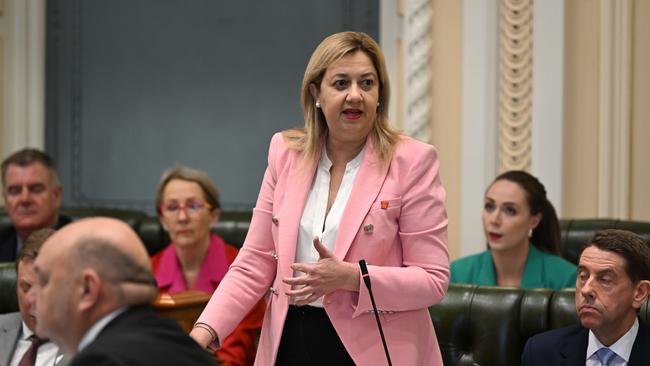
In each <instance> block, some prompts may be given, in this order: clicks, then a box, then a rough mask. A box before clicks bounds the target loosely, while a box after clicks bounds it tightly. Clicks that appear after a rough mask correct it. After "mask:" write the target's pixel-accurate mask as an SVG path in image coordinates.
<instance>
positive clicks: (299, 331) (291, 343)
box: [275, 305, 354, 366]
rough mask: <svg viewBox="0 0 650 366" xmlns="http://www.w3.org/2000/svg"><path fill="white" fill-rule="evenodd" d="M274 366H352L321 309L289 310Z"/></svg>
mask: <svg viewBox="0 0 650 366" xmlns="http://www.w3.org/2000/svg"><path fill="white" fill-rule="evenodd" d="M275 364H276V366H294V365H295V366H305V365H310V366H318V365H327V366H332V365H337V366H339V365H340V366H348V365H349V366H354V362H353V361H352V358H351V357H350V355H349V354H348V352H347V351H346V350H345V347H344V346H343V343H341V340H340V339H339V336H338V335H337V334H336V331H335V330H334V327H333V326H332V323H331V322H330V319H329V317H328V316H327V313H326V312H325V309H323V308H319V307H314V306H293V305H290V306H289V313H288V314H287V320H286V321H285V322H284V330H283V331H282V339H281V340H280V348H279V349H278V357H277V360H276V362H275Z"/></svg>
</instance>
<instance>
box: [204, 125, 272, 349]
mask: <svg viewBox="0 0 650 366" xmlns="http://www.w3.org/2000/svg"><path fill="white" fill-rule="evenodd" d="M282 143H283V142H282V135H281V134H280V133H276V134H275V135H274V136H273V138H272V139H271V145H270V147H269V155H268V167H267V168H266V171H265V173H264V178H263V181H262V187H261V188H260V193H259V196H258V198H257V203H256V205H255V208H254V209H253V217H252V219H251V224H250V227H249V229H248V234H247V235H246V240H245V241H244V245H243V246H242V248H241V249H240V251H239V255H238V256H237V259H235V261H234V262H233V264H232V265H231V266H230V269H229V270H228V273H227V274H226V276H225V277H224V279H223V280H222V281H221V283H220V284H219V287H218V288H217V290H216V291H215V292H214V294H213V295H212V298H211V299H210V301H209V302H208V304H207V305H206V307H205V309H204V310H203V312H202V313H201V316H199V319H198V320H197V322H202V323H206V324H208V325H209V326H210V327H212V329H214V330H215V332H216V333H217V335H218V337H219V339H220V340H223V339H225V337H226V336H227V335H229V334H230V333H231V332H232V331H233V330H234V329H235V327H236V326H237V324H239V322H240V321H241V320H242V318H243V317H244V316H245V315H246V314H247V313H248V312H249V311H250V310H251V309H252V308H253V306H255V304H256V303H257V302H258V301H259V300H260V299H261V298H262V296H264V294H265V293H266V292H267V291H268V289H269V287H270V286H271V282H272V281H273V279H274V278H275V273H276V268H277V265H276V261H275V259H274V255H275V249H274V244H273V240H272V233H271V225H272V224H271V218H272V212H273V194H274V191H275V185H276V182H277V172H276V152H277V150H278V146H279V145H280V144H282Z"/></svg>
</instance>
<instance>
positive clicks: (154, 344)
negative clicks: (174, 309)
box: [28, 218, 217, 366]
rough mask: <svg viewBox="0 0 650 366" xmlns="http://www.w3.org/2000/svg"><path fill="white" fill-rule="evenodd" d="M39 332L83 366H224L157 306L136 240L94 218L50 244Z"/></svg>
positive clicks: (43, 258)
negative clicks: (218, 365)
mask: <svg viewBox="0 0 650 366" xmlns="http://www.w3.org/2000/svg"><path fill="white" fill-rule="evenodd" d="M34 269H35V270H36V274H37V280H36V284H35V285H34V286H33V287H32V290H31V291H30V292H29V294H28V296H32V297H33V298H32V300H33V301H34V308H35V313H36V317H37V318H38V319H39V321H38V323H37V326H36V333H37V334H38V335H39V336H41V337H49V338H50V339H52V340H53V341H54V342H55V343H56V344H58V345H59V346H60V347H61V348H62V349H63V350H64V351H65V353H66V354H67V355H69V356H74V357H73V359H72V361H71V363H70V366H79V365H216V364H217V362H216V360H215V359H214V358H213V357H212V356H211V355H210V354H208V353H207V352H205V351H204V350H202V349H201V348H200V347H199V346H198V345H197V344H196V342H194V341H193V340H192V339H191V338H190V337H189V336H188V335H187V334H186V333H185V332H184V331H183V330H182V329H181V328H180V327H179V326H178V325H177V324H176V323H175V322H174V321H173V320H170V319H163V318H159V317H158V316H157V315H156V314H155V312H154V310H153V309H152V307H151V305H150V304H151V303H152V302H153V300H154V299H155V297H156V292H157V287H156V282H155V279H154V277H153V274H152V272H151V267H150V264H149V257H148V255H147V251H146V250H145V248H144V245H143V244H142V242H141V241H140V238H139V237H138V236H137V235H136V233H135V232H134V231H133V230H132V229H131V228H130V227H129V226H128V225H126V224H124V223H123V222H121V221H118V220H115V219H109V218H90V219H85V220H80V221H77V222H75V223H72V224H69V225H68V226H65V227H64V228H62V229H61V230H59V231H58V232H57V233H56V234H54V235H53V236H52V237H50V238H49V239H48V240H47V241H46V242H45V244H44V245H43V248H42V249H41V252H40V253H39V255H38V257H37V258H36V260H35V262H34Z"/></svg>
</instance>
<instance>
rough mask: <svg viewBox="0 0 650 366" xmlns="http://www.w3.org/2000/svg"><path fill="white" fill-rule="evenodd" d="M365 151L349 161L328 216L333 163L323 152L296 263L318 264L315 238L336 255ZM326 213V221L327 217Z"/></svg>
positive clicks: (304, 217) (320, 301)
mask: <svg viewBox="0 0 650 366" xmlns="http://www.w3.org/2000/svg"><path fill="white" fill-rule="evenodd" d="M365 151H366V148H365V147H364V148H363V149H361V151H360V152H359V154H357V156H356V157H355V158H354V159H352V160H350V161H349V162H348V163H347V164H346V166H345V173H344V174H343V179H342V180H341V185H340V187H339V190H338V192H337V194H336V198H335V200H334V203H333V204H332V207H331V208H330V211H329V213H327V201H328V198H329V189H330V180H331V175H330V168H331V167H332V162H331V161H330V159H329V157H328V156H327V151H326V149H323V154H322V155H321V158H320V161H319V162H318V167H317V168H316V177H315V178H314V182H313V183H312V186H311V189H310V191H309V196H308V197H307V203H306V204H305V209H304V211H303V213H302V218H301V219H300V231H299V234H298V245H297V247H296V259H295V261H296V262H297V263H316V262H318V252H317V251H316V249H315V248H314V243H313V240H314V237H315V236H318V237H319V238H320V240H321V243H322V244H323V245H324V246H325V247H327V249H328V250H329V251H334V243H335V241H336V234H337V233H338V231H339V222H340V221H341V216H342V215H343V211H344V210H345V205H346V204H347V202H348V198H350V193H351V192H352V187H353V185H354V180H355V178H356V177H357V173H358V172H359V167H360V166H361V161H363V156H364V153H365ZM326 213H327V218H326V217H325V215H326ZM300 275H303V273H302V272H299V271H294V276H300ZM309 305H312V306H319V307H323V298H322V297H321V298H320V299H318V300H316V301H314V302H312V303H310V304H309Z"/></svg>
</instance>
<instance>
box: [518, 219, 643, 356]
mask: <svg viewBox="0 0 650 366" xmlns="http://www.w3.org/2000/svg"><path fill="white" fill-rule="evenodd" d="M649 294H650V248H648V245H647V244H646V243H645V242H644V241H643V239H641V238H640V237H639V236H637V235H636V234H633V233H631V232H629V231H624V230H603V231H600V232H598V233H596V234H595V235H594V236H593V237H592V238H591V239H590V240H589V242H588V243H587V244H586V246H585V248H584V249H583V251H582V254H581V255H580V262H579V264H578V279H577V280H576V309H577V312H578V317H579V318H580V324H579V325H574V326H569V327H566V328H560V329H556V330H551V331H548V332H544V333H541V334H538V335H536V336H533V337H531V338H530V339H529V340H528V342H527V343H526V347H525V348H524V352H523V355H522V365H525V366H534V365H587V366H591V365H594V366H595V365H597V366H600V365H606V366H614V365H616V366H619V365H630V366H636V365H649V364H650V325H647V324H644V323H642V322H641V321H640V320H639V318H638V311H639V308H640V307H641V305H642V304H643V302H644V301H646V299H647V298H648V295H649Z"/></svg>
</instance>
